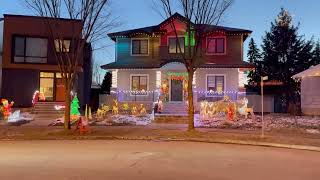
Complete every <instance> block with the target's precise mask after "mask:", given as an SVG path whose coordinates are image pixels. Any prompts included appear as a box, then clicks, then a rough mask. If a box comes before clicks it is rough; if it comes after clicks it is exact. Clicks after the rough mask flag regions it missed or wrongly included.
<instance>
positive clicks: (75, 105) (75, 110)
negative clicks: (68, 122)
mask: <svg viewBox="0 0 320 180" xmlns="http://www.w3.org/2000/svg"><path fill="white" fill-rule="evenodd" d="M79 108H80V106H79V99H78V97H77V95H75V96H74V98H73V99H72V102H71V111H70V114H71V115H72V116H78V115H80V112H79Z"/></svg>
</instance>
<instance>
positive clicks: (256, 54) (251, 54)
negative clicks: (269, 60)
mask: <svg viewBox="0 0 320 180" xmlns="http://www.w3.org/2000/svg"><path fill="white" fill-rule="evenodd" d="M247 57H248V60H249V62H250V63H254V62H256V61H259V60H260V58H261V54H260V49H259V48H258V47H257V45H256V43H255V42H254V40H253V38H251V39H250V42H249V50H248V54H247Z"/></svg>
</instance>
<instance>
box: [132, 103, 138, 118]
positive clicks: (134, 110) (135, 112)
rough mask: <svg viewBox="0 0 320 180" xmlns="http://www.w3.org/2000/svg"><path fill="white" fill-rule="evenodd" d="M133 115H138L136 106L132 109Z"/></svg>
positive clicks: (133, 105)
mask: <svg viewBox="0 0 320 180" xmlns="http://www.w3.org/2000/svg"><path fill="white" fill-rule="evenodd" d="M131 114H132V115H134V116H136V115H138V108H137V106H136V105H135V104H132V107H131Z"/></svg>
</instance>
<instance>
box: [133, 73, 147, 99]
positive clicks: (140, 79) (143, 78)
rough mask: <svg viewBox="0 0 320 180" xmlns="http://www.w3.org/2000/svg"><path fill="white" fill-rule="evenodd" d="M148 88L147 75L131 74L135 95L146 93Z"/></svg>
mask: <svg viewBox="0 0 320 180" xmlns="http://www.w3.org/2000/svg"><path fill="white" fill-rule="evenodd" d="M147 90H148V76H147V75H132V76H131V91H137V92H133V93H132V94H134V95H144V94H146V92H144V91H147Z"/></svg>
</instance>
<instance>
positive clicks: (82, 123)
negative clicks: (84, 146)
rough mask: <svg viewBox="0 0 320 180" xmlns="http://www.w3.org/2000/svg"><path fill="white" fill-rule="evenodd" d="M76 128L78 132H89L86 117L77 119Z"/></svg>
mask: <svg viewBox="0 0 320 180" xmlns="http://www.w3.org/2000/svg"><path fill="white" fill-rule="evenodd" d="M77 129H78V130H79V132H80V134H85V133H88V132H90V130H89V123H88V119H87V118H86V117H83V116H81V117H80V119H79V121H78V122H77Z"/></svg>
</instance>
